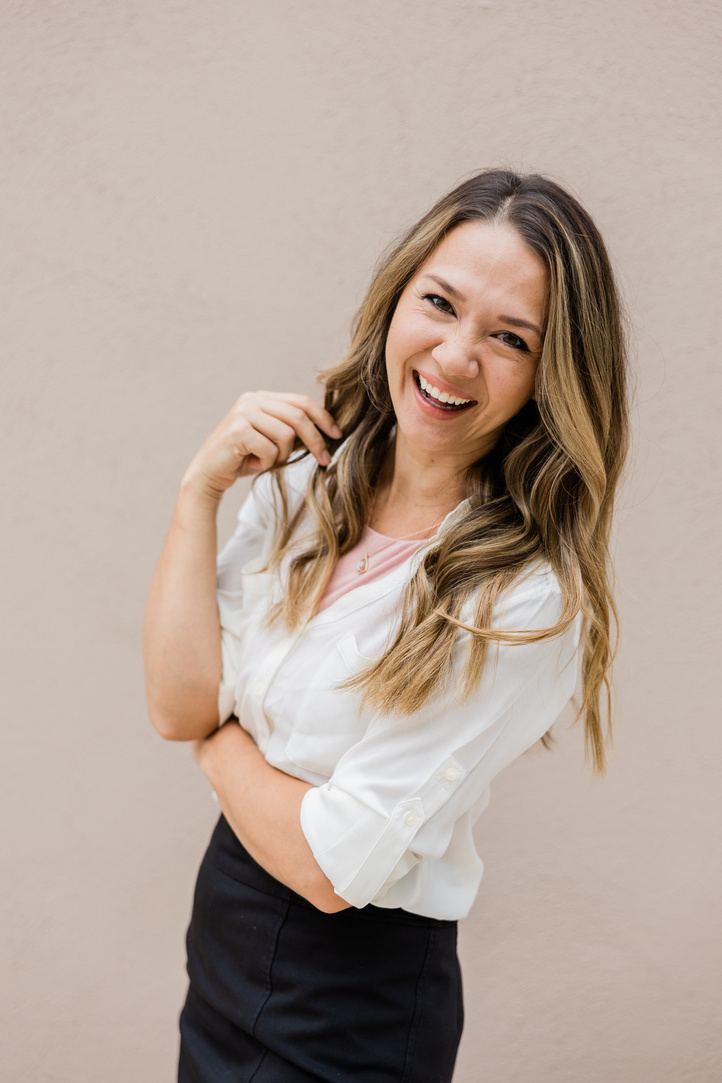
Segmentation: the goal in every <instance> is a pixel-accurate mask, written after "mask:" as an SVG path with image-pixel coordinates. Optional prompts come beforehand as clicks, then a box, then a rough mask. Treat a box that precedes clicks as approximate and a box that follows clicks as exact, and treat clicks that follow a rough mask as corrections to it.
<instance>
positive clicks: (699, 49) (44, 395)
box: [0, 0, 722, 1083]
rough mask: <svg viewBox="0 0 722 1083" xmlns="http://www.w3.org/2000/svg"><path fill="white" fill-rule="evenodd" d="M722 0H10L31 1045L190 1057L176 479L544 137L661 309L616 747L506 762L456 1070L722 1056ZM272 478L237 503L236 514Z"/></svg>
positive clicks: (188, 859)
mask: <svg viewBox="0 0 722 1083" xmlns="http://www.w3.org/2000/svg"><path fill="white" fill-rule="evenodd" d="M721 23H722V18H721V16H720V7H719V4H717V3H711V2H708V0H686V2H685V3H681V2H679V0H677V2H675V3H670V2H669V0H659V2H655V3H652V2H643V0H606V2H604V3H594V2H593V3H585V4H580V3H572V2H570V0H547V2H546V3H543V4H541V3H534V2H532V0H506V2H505V3H501V2H496V0H494V2H490V3H478V2H473V0H465V2H462V0H447V2H445V3H438V2H436V3H431V2H429V0H413V2H411V0H409V2H406V0H363V2H358V0H350V2H344V3H334V2H332V0H305V2H304V3H302V4H299V3H291V2H288V0H269V2H267V3H265V4H251V3H248V2H245V0H214V2H212V3H208V2H207V0H175V2H172V3H171V2H168V0H154V2H153V3H144V2H141V0H132V2H131V0H114V2H112V3H110V2H106V3H103V2H99V0H95V2H93V0H90V2H80V0H64V2H62V3H61V2H59V0H44V2H42V3H40V2H38V3H31V2H19V0H18V2H12V0H6V3H5V4H4V5H2V8H1V9H0V80H1V81H2V93H0V116H1V118H2V121H1V122H2V158H3V165H2V170H0V215H2V245H1V247H0V263H1V271H0V274H1V276H2V296H3V303H2V309H3V319H2V367H3V376H4V380H3V385H4V393H3V424H2V442H3V448H4V450H3V454H2V460H1V468H2V480H3V489H4V495H3V511H4V523H5V525H4V529H3V531H2V550H3V552H2V558H3V559H2V570H3V580H4V587H3V590H4V600H3V605H2V611H3V617H4V620H3V625H4V628H3V637H4V638H3V650H2V661H3V668H4V671H5V679H4V685H5V696H4V754H3V761H4V768H5V771H4V774H5V778H4V782H3V785H2V790H1V791H0V801H1V802H2V805H1V809H2V818H3V823H4V825H5V827H4V830H3V847H2V850H3V864H4V870H3V874H2V961H1V964H2V965H1V967H0V973H1V974H2V978H1V979H0V980H1V981H2V1003H1V1009H2V1028H3V1033H2V1044H1V1047H0V1062H1V1063H2V1076H3V1079H4V1080H7V1081H8V1083H10V1081H12V1083H39V1081H40V1080H52V1081H53V1083H98V1081H99V1080H102V1081H103V1083H129V1081H133V1083H170V1081H171V1080H172V1079H173V1078H174V1072H175V1059H176V1042H177V1039H176V1019H177V1014H178V1012H179V1009H180V1006H181V1003H182V998H183V996H184V989H185V976H184V931H185V926H186V922H187V920H188V916H189V912H190V904H191V893H192V888H193V883H194V878H195V873H196V869H197V866H198V863H199V860H200V857H201V854H202V852H203V849H204V847H205V844H206V841H207V839H208V837H209V834H210V831H211V827H212V824H213V822H214V820H215V817H216V815H217V806H216V805H215V804H214V803H213V801H212V800H211V797H210V793H209V787H208V785H207V783H206V781H205V780H204V779H203V778H202V776H201V775H200V773H199V772H198V770H197V769H196V768H195V766H194V765H193V763H192V759H191V755H190V751H189V749H188V748H187V747H184V746H175V745H171V744H166V743H164V742H163V741H162V740H161V739H160V738H159V737H158V736H157V735H156V734H155V732H154V731H153V730H152V728H151V726H150V724H149V722H148V721H147V717H146V712H145V705H144V693H143V678H142V667H141V654H140V627H141V618H142V611H143V605H144V600H145V595H146V591H147V587H148V584H149V580H150V577H151V574H152V570H153V567H154V564H155V561H156V559H157V557H158V554H159V551H160V547H161V544H162V540H163V537H164V534H165V530H166V528H167V524H168V521H169V518H170V514H171V510H172V506H173V503H174V499H175V493H176V489H177V485H178V482H179V479H180V477H181V475H182V473H183V470H184V468H185V465H186V463H187V462H188V461H189V459H190V457H191V455H192V454H193V452H194V451H195V449H196V448H197V447H198V445H199V444H200V442H201V441H202V440H203V439H204V438H205V436H206V434H207V433H208V432H209V431H210V430H211V428H212V427H214V426H215V424H216V423H217V422H218V420H219V419H220V418H221V417H222V416H223V414H224V413H225V412H226V411H227V410H228V409H229V408H230V406H231V404H232V403H233V401H234V400H235V398H236V397H237V396H238V395H239V394H240V393H241V392H242V391H243V390H246V389H255V388H258V387H270V388H273V389H299V390H305V391H309V392H311V393H313V392H314V390H315V382H314V379H315V377H314V371H315V370H317V369H319V368H321V367H323V366H325V365H327V364H329V363H331V362H332V361H334V360H335V359H337V358H338V357H339V356H340V355H341V354H342V352H343V351H344V349H345V344H346V342H347V328H348V325H349V322H350V319H351V316H352V313H353V312H354V310H355V307H356V306H357V304H358V302H359V300H360V298H361V296H362V294H363V291H364V288H365V285H366V283H367V282H368V279H369V275H370V272H371V268H372V266H373V263H374V261H375V259H376V257H377V255H378V253H379V252H380V250H381V249H382V248H383V247H384V246H385V245H386V244H387V243H388V242H389V241H390V240H391V239H392V237H394V236H395V235H396V234H397V233H398V232H400V230H401V229H402V228H404V227H405V226H407V225H409V224H410V223H411V222H412V221H413V220H414V219H415V218H416V217H417V216H418V215H419V214H420V213H422V212H423V211H424V210H425V209H426V208H427V207H428V206H429V205H430V204H431V202H432V201H433V200H434V199H435V198H436V197H437V196H438V195H439V194H440V193H441V192H442V191H445V190H446V189H447V188H449V187H450V186H451V185H452V184H454V183H455V182H457V181H458V180H460V179H461V178H463V177H464V176H467V175H468V174H469V173H471V172H472V171H474V170H476V169H478V168H481V167H484V166H487V165H498V164H510V165H512V166H514V167H518V168H521V169H537V170H541V171H544V172H547V173H549V174H551V175H552V176H554V177H556V178H558V179H560V180H561V181H562V182H564V183H566V184H568V185H569V186H570V187H571V188H572V190H573V191H575V192H576V193H577V194H578V195H579V196H580V197H581V198H582V200H583V201H584V203H585V204H586V205H587V206H588V207H589V209H590V210H591V212H592V214H593V215H595V217H596V219H597V220H598V222H599V224H600V226H601V227H602V229H603V231H604V233H605V235H606V237H607V239H608V242H609V245H610V248H611V251H612V254H613V257H614V261H615V264H616V267H617V270H618V272H619V276H620V281H621V284H622V288H623V290H624V293H625V297H626V300H627V304H628V308H629V311H630V318H631V331H632V338H633V343H634V349H633V356H634V364H635V368H636V371H637V388H636V392H635V405H634V414H633V419H634V429H635V448H634V456H633V462H632V464H631V469H630V472H629V475H628V480H627V483H626V486H625V490H624V493H623V496H622V500H621V503H620V513H619V517H618V528H617V533H616V543H615V548H616V555H617V569H618V593H619V602H620V608H621V616H622V624H623V639H622V645H621V649H620V653H619V657H618V663H617V666H616V698H617V716H616V735H617V736H616V756H615V758H614V760H613V762H612V765H611V768H610V771H609V775H608V778H607V779H606V780H605V781H602V782H598V781H594V780H592V778H591V772H590V771H589V770H588V769H585V767H584V764H583V751H582V742H581V734H580V733H579V732H578V730H576V729H571V728H570V726H569V720H568V719H566V720H565V719H562V720H561V721H560V723H559V724H558V725H557V726H556V734H557V738H558V740H557V747H556V750H555V751H554V752H552V753H548V752H544V751H539V752H537V751H534V752H532V753H531V754H529V755H527V756H526V757H524V758H523V759H522V760H521V761H519V762H518V763H517V764H515V765H514V766H513V767H511V768H510V769H509V770H508V771H507V772H506V773H505V774H504V775H503V776H501V777H500V779H499V780H498V781H497V783H496V784H495V786H494V787H493V791H494V792H493V797H492V803H491V806H490V808H489V810H488V812H487V813H486V814H485V815H484V816H483V817H482V820H481V821H480V823H479V827H478V839H479V846H480V851H481V854H482V856H483V858H484V860H485V863H486V874H485V878H484V882H483V885H482V889H481V893H480V896H479V898H478V901H477V903H476V906H475V908H474V911H473V913H472V915H471V916H470V917H469V918H468V919H467V920H466V921H465V922H464V923H463V925H462V928H461V958H462V965H463V970H464V978H465V988H466V1019H467V1022H466V1032H465V1035H464V1038H463V1042H462V1047H461V1051H460V1055H459V1061H458V1067H457V1071H456V1075H455V1083H532V1081H533V1083H565V1081H569V1083H610V1081H614V1083H666V1081H669V1083H683V1081H690V1083H702V1081H713V1080H714V1081H719V1080H720V1079H722V1037H721V1035H720V1028H719V1011H720V1004H721V1003H722V977H721V975H722V940H721V938H720V934H719V919H720V912H721V909H722V898H721V888H722V864H721V855H722V840H721V839H720V828H721V826H722V817H721V816H720V803H719V791H720V785H719V773H720V772H719V765H720V762H722V726H720V712H719V706H718V699H719V695H718V689H719V681H718V679H717V681H716V682H715V683H716V689H715V691H716V692H717V694H716V695H715V694H713V687H712V684H713V675H714V676H716V677H717V678H718V674H719V649H720V637H719V626H720V613H719V543H718V534H719V528H720V526H721V525H722V522H721V519H722V515H721V513H720V507H719V501H718V495H719V477H720V455H719V443H720V421H721V420H722V418H721V409H720V402H722V385H721V375H720V372H721V366H720V363H719V338H720V325H721V321H722V311H721V304H720V293H719V281H718V279H717V280H716V279H715V270H716V268H717V264H716V260H717V258H718V254H719V245H718V242H719V226H720V202H719V190H720V189H719V182H720V146H719V139H718V136H719V131H718V127H717V121H718V113H719V108H718V107H719V101H720V91H721V89H722V88H721V87H720V81H721V79H720V69H719V31H720V25H721ZM242 495H243V492H242V487H241V486H239V487H238V491H235V490H234V491H233V492H232V493H231V495H230V496H229V497H228V498H227V499H226V502H225V504H224V507H223V510H222V532H223V536H224V537H225V536H227V534H228V532H229V531H230V529H231V527H232V523H233V519H234V516H235V512H236V509H237V507H238V505H239V503H240V500H241V497H242Z"/></svg>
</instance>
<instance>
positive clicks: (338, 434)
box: [331, 425, 343, 440]
mask: <svg viewBox="0 0 722 1083" xmlns="http://www.w3.org/2000/svg"><path fill="white" fill-rule="evenodd" d="M331 435H332V436H335V437H336V439H337V440H340V439H341V437H342V436H343V433H342V432H341V430H340V429H339V427H338V425H334V427H333V428H332V429H331Z"/></svg>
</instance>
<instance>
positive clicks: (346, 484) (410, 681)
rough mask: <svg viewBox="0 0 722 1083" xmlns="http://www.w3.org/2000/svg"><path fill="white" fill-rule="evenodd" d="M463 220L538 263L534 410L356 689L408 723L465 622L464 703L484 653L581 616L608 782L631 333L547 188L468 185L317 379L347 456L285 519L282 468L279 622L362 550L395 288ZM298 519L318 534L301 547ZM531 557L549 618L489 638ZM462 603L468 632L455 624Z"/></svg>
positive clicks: (471, 472)
mask: <svg viewBox="0 0 722 1083" xmlns="http://www.w3.org/2000/svg"><path fill="white" fill-rule="evenodd" d="M471 221H485V222H491V223H496V224H504V225H506V226H509V227H512V228H513V229H515V230H516V231H517V232H518V233H519V235H520V236H521V237H522V238H523V240H524V242H525V243H526V244H527V246H528V247H529V249H530V250H531V251H532V252H534V253H535V254H536V255H537V256H538V257H539V258H540V259H541V260H542V261H543V263H544V265H545V267H546V270H547V275H548V282H549V299H548V301H549V304H548V316H547V322H546V328H545V331H544V342H543V350H542V356H541V361H540V365H539V371H538V378H537V390H536V401H530V402H528V403H527V404H526V406H524V407H523V408H522V409H521V410H520V411H519V413H518V414H516V416H515V417H513V418H512V419H511V420H510V421H509V422H508V423H507V424H506V426H505V430H504V433H503V435H502V437H501V439H500V441H499V442H498V443H497V445H496V447H495V448H494V449H493V450H492V451H491V452H490V453H489V454H487V455H486V456H485V457H484V458H483V459H482V460H480V461H479V462H476V463H474V464H472V466H470V467H469V468H468V470H467V474H466V479H465V480H466V483H467V486H468V491H469V492H470V493H471V494H472V495H471V501H470V508H469V512H468V515H467V516H465V517H464V519H463V521H461V522H456V523H454V524H453V526H450V527H449V528H448V529H446V530H445V531H444V532H443V534H442V535H441V536H440V539H439V544H438V545H435V546H433V547H432V548H430V549H429V551H427V552H426V554H425V555H424V557H423V559H422V561H421V564H420V566H419V567H418V570H417V571H416V573H415V575H414V576H413V577H412V579H411V580H410V582H409V583H408V584H407V586H406V589H405V593H404V596H403V602H402V606H401V611H400V615H399V620H398V623H397V626H396V630H395V634H394V637H393V639H392V641H391V643H390V645H389V648H388V650H387V651H386V652H385V653H384V655H383V657H381V658H379V659H377V660H376V661H375V662H373V663H371V664H369V665H368V666H366V667H365V668H364V669H363V670H362V671H361V672H360V673H359V674H358V675H357V676H356V677H355V678H353V680H352V681H351V682H349V683H350V684H352V685H355V686H357V687H359V688H361V689H362V690H363V693H364V700H365V702H366V704H367V705H368V706H370V707H372V708H375V709H377V710H382V711H392V710H393V711H397V712H400V713H411V712H413V711H416V710H418V708H419V707H420V706H421V705H422V704H423V703H425V702H426V701H427V700H428V699H429V697H430V696H431V695H432V693H433V692H434V691H435V689H436V688H437V687H438V685H439V683H440V682H443V681H444V680H445V678H447V677H448V674H449V670H450V664H451V651H452V647H453V644H454V640H455V637H456V635H457V633H458V629H459V628H466V629H468V630H469V631H470V632H471V636H470V645H469V651H468V654H467V660H466V668H465V673H464V688H463V694H465V695H469V694H470V693H471V692H472V691H473V690H474V688H476V687H477V686H478V684H479V681H480V679H481V674H482V670H483V667H484V663H485V660H486V657H487V653H488V649H489V644H490V643H491V642H494V641H496V642H533V641H538V640H540V639H544V638H547V637H549V636H553V635H557V634H559V633H561V632H562V631H563V630H564V629H565V628H567V627H568V626H569V624H570V623H571V622H572V621H573V620H574V619H575V617H576V615H577V613H579V611H581V612H582V614H583V634H582V655H583V658H582V696H581V703H580V708H579V715H578V717H579V718H583V719H584V725H585V735H586V745H587V749H588V751H589V752H590V753H591V758H592V762H593V765H594V768H595V770H596V771H598V772H599V773H601V772H603V770H604V765H605V756H606V746H607V743H608V741H609V740H610V739H611V700H610V671H611V663H612V658H613V653H614V651H613V638H614V637H613V630H614V631H616V625H617V612H616V607H615V604H614V598H613V595H612V590H611V569H610V556H609V535H610V528H611V522H612V511H613V504H614V495H615V491H616V488H617V484H618V481H619V478H620V473H621V470H622V467H623V464H624V460H625V456H626V452H627V444H628V422H627V391H626V349H625V336H624V330H623V322H622V317H621V305H620V300H619V296H618V291H617V288H616V285H615V281H614V276H613V273H612V269H611V266H610V262H609V258H608V255H607V252H606V248H605V245H604V242H603V240H602V238H601V235H600V233H599V231H598V230H597V228H596V226H595V225H594V223H593V222H592V220H591V218H590V216H589V215H588V214H587V212H586V211H585V210H584V209H583V208H582V207H581V206H580V204H579V203H578V201H577V200H576V199H574V198H573V197H572V196H571V195H570V194H569V193H568V192H566V191H565V190H564V189H563V188H562V187H561V186H560V185H558V184H556V183H555V182H553V181H551V180H549V179H547V178H545V177H543V176H540V175H538V174H526V175H520V174H517V173H513V172H510V171H507V170H487V171H485V172H482V173H479V174H477V175H476V176H473V177H471V178H470V179H469V180H467V181H465V182H464V183H463V184H461V185H459V186H458V187H457V188H455V189H454V190H453V191H452V192H450V193H449V194H448V195H446V196H444V197H443V198H442V199H441V200H439V202H438V203H437V204H436V205H435V206H434V207H433V208H432V209H431V210H430V211H429V212H428V214H426V215H425V216H424V217H423V218H422V219H421V220H420V221H419V222H418V223H417V224H416V225H414V226H413V227H412V228H411V229H410V230H409V231H408V232H407V233H406V235H405V236H404V237H403V238H402V239H401V240H400V241H399V242H398V243H396V244H395V245H394V246H393V247H392V248H391V249H390V251H389V252H388V253H387V254H386V255H385V256H384V257H383V258H382V260H381V262H380V264H379V266H378V267H377V269H376V272H375V274H374V277H373V280H372V282H371V286H370V288H369V290H368V293H367V295H366V298H365V299H364V301H363V304H362V305H361V307H360V309H359V311H358V313H357V315H356V318H355V320H354V324H353V328H352V341H351V349H350V351H349V353H348V355H347V356H346V358H345V359H344V360H343V361H342V362H340V363H339V364H338V365H336V366H334V367H333V368H331V369H329V370H327V371H326V372H325V373H323V380H324V383H325V406H326V408H327V409H328V410H329V411H330V412H331V413H332V414H333V416H334V417H335V418H336V420H337V421H338V423H339V425H340V426H341V429H342V431H343V432H344V434H345V436H346V437H347V438H348V439H347V443H346V444H345V446H344V448H343V449H342V453H341V455H340V456H339V457H338V459H337V461H336V462H334V464H333V465H332V466H331V467H330V468H329V469H327V470H323V469H322V468H320V467H316V468H315V469H314V471H313V474H312V476H311V479H310V482H309V487H308V491H307V496H306V503H305V508H304V506H301V507H300V508H299V509H297V511H295V512H294V513H293V514H292V513H291V512H290V509H289V504H288V501H287V496H286V490H285V484H284V479H283V467H276V468H274V474H275V478H274V482H275V484H276V486H277V491H278V494H279V497H280V501H281V511H282V514H281V517H280V523H279V532H278V535H277V538H276V546H275V550H274V553H273V556H272V558H271V562H270V565H269V566H270V567H271V568H276V569H277V568H278V567H279V566H280V564H281V562H282V560H283V559H284V557H285V556H286V555H289V556H290V561H289V568H288V580H287V588H286V590H285V592H284V598H283V601H282V602H281V603H279V606H278V607H277V610H276V611H275V613H274V614H273V616H276V617H281V618H282V619H283V620H285V622H286V624H287V625H288V626H289V628H295V627H298V625H299V624H300V623H301V622H302V621H303V620H304V619H305V618H306V617H307V616H308V615H309V614H310V613H312V612H313V611H314V609H315V607H316V605H317V604H318V601H319V600H320V598H321V596H322V594H323V591H324V589H325V587H326V584H327V583H328V581H329V578H330V576H331V573H332V571H333V568H334V565H335V564H336V561H337V560H338V558H339V556H342V555H343V554H344V553H346V552H348V551H349V549H351V548H352V547H353V546H354V545H356V543H357V542H358V541H359V539H360V537H361V532H362V530H363V526H364V522H365V520H366V518H367V516H368V514H369V510H370V507H371V502H372V500H373V494H374V486H375V483H376V481H377V479H378V478H379V476H380V474H381V470H382V467H383V464H384V460H385V459H386V456H387V453H388V447H389V439H390V436H391V433H392V429H393V426H394V424H395V416H394V412H393V408H392V404H391V399H390V395H389V387H388V382H387V377H386V365H385V344H386V336H387V333H388V329H389V324H390V322H391V318H392V316H393V313H394V310H395V308H396V305H397V302H398V300H399V297H400V296H401V293H402V291H403V290H404V288H405V286H406V285H407V283H408V282H409V281H410V279H411V278H412V277H413V276H414V275H415V274H416V273H417V271H418V270H419V268H420V267H421V266H422V264H423V263H425V261H426V260H427V259H428V258H429V257H430V256H431V254H432V253H433V251H434V250H435V249H436V247H437V246H438V245H439V243H440V242H441V241H442V240H443V238H444V237H445V236H446V235H447V234H448V233H449V232H450V231H451V230H453V229H455V228H456V227H457V226H459V225H461V224H462V223H464V222H471ZM299 446H300V445H299ZM305 511H309V512H310V513H311V515H312V518H313V521H314V529H313V531H312V533H311V534H310V535H308V536H306V537H305V538H304V540H303V544H302V545H301V546H300V547H299V542H298V537H297V535H296V532H297V528H298V526H299V524H300V521H301V519H302V517H303V516H304V514H305ZM540 559H541V560H544V561H547V562H548V563H549V564H550V565H551V567H552V569H553V570H554V572H555V573H556V575H557V577H558V580H559V583H560V585H561V591H562V598H563V606H562V613H561V616H560V618H559V620H558V622H557V623H556V624H555V625H554V626H553V627H551V628H544V629H539V630H535V631H525V632H516V633H514V632H501V631H500V630H498V629H494V628H493V627H492V611H493V607H494V603H495V601H496V599H497V598H498V597H499V595H500V594H501V593H502V592H503V591H504V590H506V589H507V588H508V587H509V586H510V585H511V584H512V583H513V582H514V581H515V580H517V579H518V578H519V577H520V576H522V575H523V574H525V573H526V572H527V571H529V570H530V569H531V568H532V566H533V565H534V564H535V563H537V562H538V561H539V560H540ZM472 598H473V599H474V617H473V622H472V623H471V624H469V623H465V622H464V621H462V619H461V613H462V609H463V607H464V605H465V603H467V602H468V601H469V600H470V599H472Z"/></svg>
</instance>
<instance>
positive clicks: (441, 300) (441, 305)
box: [424, 293, 456, 316]
mask: <svg viewBox="0 0 722 1083" xmlns="http://www.w3.org/2000/svg"><path fill="white" fill-rule="evenodd" d="M424 300H425V301H428V302H429V304H431V305H433V306H434V308H437V309H438V310H439V312H449V313H451V315H452V316H454V315H456V313H455V312H454V309H453V308H452V307H451V305H450V304H449V302H448V301H447V300H446V298H445V297H440V296H439V294H438V293H427V294H425V295H424Z"/></svg>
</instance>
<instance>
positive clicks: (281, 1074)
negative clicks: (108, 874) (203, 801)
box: [178, 816, 463, 1083]
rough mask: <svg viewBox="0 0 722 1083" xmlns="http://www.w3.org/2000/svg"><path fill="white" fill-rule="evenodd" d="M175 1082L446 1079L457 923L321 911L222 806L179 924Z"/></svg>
mask: <svg viewBox="0 0 722 1083" xmlns="http://www.w3.org/2000/svg"><path fill="white" fill-rule="evenodd" d="M188 976H189V978H190V986H189V989H188V997H187V999H186V1003H185V1006H184V1008H183V1011H182V1013H181V1018H180V1029H181V1050H180V1064H179V1071H178V1079H179V1083H220V1081H223V1083H250V1081H251V1080H253V1083H319V1081H324V1083H331V1081H333V1083H338V1081H344V1083H346V1081H353V1083H449V1081H450V1080H451V1076H452V1072H453V1068H454V1060H455V1058H456V1051H457V1048H458V1044H459V1039H460V1037H461V1028H462V1025H463V1007H462V995H461V974H460V970H459V963H458V958H457V954H456V922H454V921H438V920H435V919H434V918H424V917H419V916H418V915H416V914H411V913H409V912H408V911H406V910H386V909H383V908H381V907H376V906H366V907H364V908H363V909H360V910H359V909H355V908H353V907H352V908H349V909H347V910H341V911H340V912H339V913H337V914H324V913H322V912H321V911H320V910H317V909H316V908H315V907H314V906H312V905H311V904H310V903H309V902H307V901H306V899H304V898H302V897H301V896H300V895H297V894H296V893H295V892H293V891H291V890H290V889H289V888H287V887H285V886H284V885H283V884H281V883H279V881H278V880H275V879H274V878H273V877H272V876H269V874H268V873H267V872H266V871H265V870H264V869H262V868H261V866H260V865H259V864H258V863H257V862H256V861H254V860H253V858H252V857H251V856H250V855H249V854H248V852H247V851H246V850H245V849H244V847H243V846H242V845H241V843H240V842H239V840H238V839H237V838H236V836H235V835H234V834H233V831H232V830H231V828H230V827H229V825H228V823H227V821H226V820H225V818H224V817H223V816H221V818H220V820H219V822H218V824H217V826H216V829H215V831H214V833H213V837H212V839H211V842H210V846H209V847H208V850H207V852H206V855H205V857H204V859H203V863H202V864H201V868H200V872H199V874H198V882H197V884H196V890H195V897H194V903H193V915H192V918H191V924H190V927H189V929H188Z"/></svg>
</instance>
